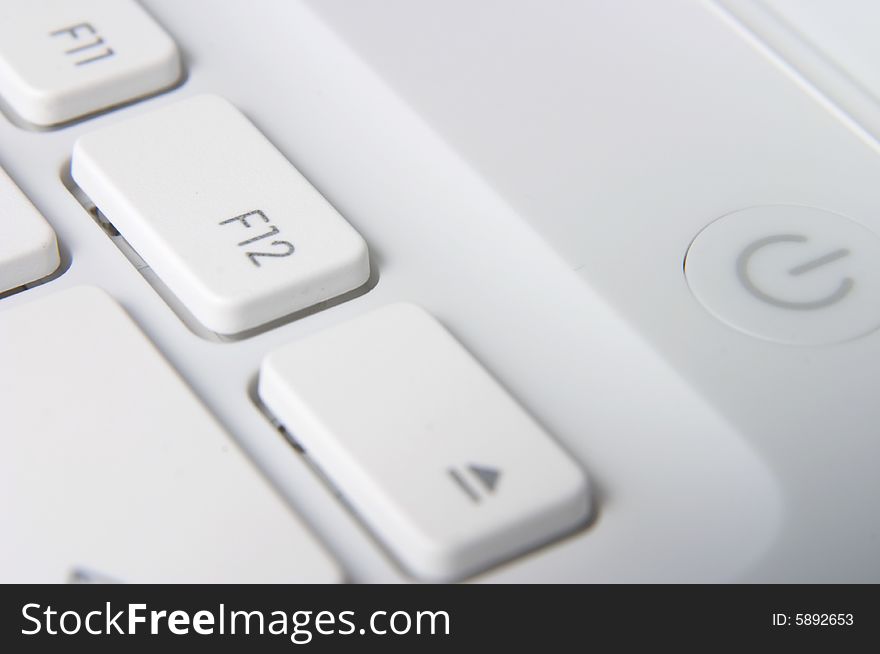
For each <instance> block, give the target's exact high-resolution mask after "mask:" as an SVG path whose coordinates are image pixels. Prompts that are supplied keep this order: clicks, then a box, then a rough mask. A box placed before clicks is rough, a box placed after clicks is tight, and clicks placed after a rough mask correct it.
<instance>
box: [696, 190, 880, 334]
mask: <svg viewBox="0 0 880 654" xmlns="http://www.w3.org/2000/svg"><path fill="white" fill-rule="evenodd" d="M684 270H685V276H686V278H687V283H688V286H690V289H691V291H692V292H693V294H694V296H695V297H696V298H697V299H698V300H699V301H700V302H701V303H702V304H703V305H704V306H705V307H706V309H708V310H709V312H710V313H712V314H713V315H715V316H716V317H717V318H719V319H720V320H722V321H724V322H726V323H727V324H728V325H730V326H731V327H734V328H736V329H739V330H740V331H743V332H746V333H748V334H751V335H752V336H757V337H759V338H764V339H767V340H770V341H776V342H779V343H787V344H792V345H822V344H829V343H839V342H841V341H847V340H850V339H853V338H856V337H859V336H863V335H865V334H867V333H869V332H872V331H874V330H875V329H877V328H878V327H880V237H878V236H877V235H876V234H875V233H874V232H872V231H870V230H869V229H867V228H866V227H864V226H862V225H860V224H859V223H857V222H855V221H853V220H850V219H849V218H845V217H844V216H840V215H838V214H835V213H831V212H829V211H823V210H821V209H814V208H811V207H800V206H789V205H769V206H760V207H750V208H748V209H743V210H741V211H736V212H734V213H731V214H728V215H726V216H723V217H722V218H719V219H718V220H716V221H715V222H713V223H711V224H710V225H709V226H708V227H706V228H705V229H703V230H702V231H701V232H700V233H699V234H698V235H697V237H696V238H695V239H694V241H693V242H692V243H691V246H690V247H689V248H688V251H687V255H686V256H685V263H684Z"/></svg>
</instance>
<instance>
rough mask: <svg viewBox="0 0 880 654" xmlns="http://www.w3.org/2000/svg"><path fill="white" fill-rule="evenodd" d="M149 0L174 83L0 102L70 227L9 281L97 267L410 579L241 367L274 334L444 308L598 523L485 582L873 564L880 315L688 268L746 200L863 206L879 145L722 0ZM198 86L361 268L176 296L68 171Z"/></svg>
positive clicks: (267, 449) (264, 462) (233, 414)
mask: <svg viewBox="0 0 880 654" xmlns="http://www.w3.org/2000/svg"><path fill="white" fill-rule="evenodd" d="M144 4H145V5H146V6H147V8H148V9H149V11H150V13H151V14H152V15H154V16H156V18H157V20H159V22H161V24H162V25H163V26H165V27H166V28H167V29H168V31H169V32H170V33H172V34H173V35H174V37H175V39H176V40H177V41H178V42H179V43H180V44H181V47H182V48H184V51H185V52H186V53H187V70H188V73H189V75H188V78H187V82H186V84H185V85H183V86H181V87H180V88H178V89H175V90H173V91H171V92H169V93H168V94H167V95H163V96H159V97H156V98H154V99H150V100H147V101H145V102H143V103H138V104H135V105H132V106H130V107H126V108H124V109H121V110H120V111H118V112H112V113H107V114H104V115H102V116H99V117H96V118H95V119H94V120H92V121H89V122H88V123H85V122H83V123H79V124H75V125H72V126H70V127H68V128H66V129H64V130H57V131H53V132H50V133H43V134H38V133H33V132H26V131H24V130H21V129H18V128H17V127H15V126H14V125H11V124H9V123H7V122H4V121H2V120H0V160H2V164H3V166H4V167H5V168H6V169H7V170H9V172H10V174H12V175H13V176H14V178H15V179H16V181H17V182H18V184H19V185H20V186H21V187H22V188H23V189H24V190H25V192H26V193H27V194H28V195H29V196H30V197H32V198H33V199H34V200H35V201H36V202H37V205H38V206H39V207H40V209H41V210H42V211H43V212H44V213H45V214H46V215H47V216H48V217H50V218H51V220H52V225H53V227H54V228H55V230H56V232H57V233H58V235H59V240H60V242H61V243H62V244H64V245H65V246H66V248H68V249H69V251H70V252H71V255H72V262H71V266H70V268H69V270H67V271H66V272H65V273H64V275H62V276H61V277H59V278H58V279H56V280H54V281H52V282H51V283H49V284H46V285H43V286H41V287H38V288H33V289H31V290H28V291H26V292H25V293H20V294H16V295H13V296H11V297H6V298H2V299H0V305H4V304H5V305H8V306H17V305H19V304H20V303H24V302H26V301H28V300H29V299H30V298H31V297H41V296H43V295H45V294H48V293H51V292H54V290H56V289H60V288H66V287H68V286H71V285H76V284H81V283H89V284H98V285H100V286H102V287H104V288H106V289H107V290H108V291H109V292H110V293H111V294H112V295H113V296H114V297H116V298H118V299H119V300H120V301H121V302H122V303H123V304H124V306H125V307H126V309H127V310H128V311H129V312H130V313H131V315H132V317H133V318H134V319H135V320H136V321H137V322H138V324H140V325H141V326H142V328H143V329H144V331H145V332H147V334H148V335H149V337H150V338H151V339H152V340H153V341H154V342H155V343H156V344H157V346H158V348H159V349H160V350H161V351H162V352H163V353H164V354H165V356H166V357H167V359H168V360H169V361H170V362H171V363H172V365H174V366H175V367H176V368H177V369H178V370H179V371H180V373H181V375H183V376H184V377H185V378H186V380H187V381H188V382H189V384H190V385H191V386H192V387H193V389H194V390H195V391H196V393H197V394H198V395H199V397H201V398H202V399H203V401H204V402H205V403H206V404H207V405H208V407H209V408H210V410H211V411H212V413H214V414H215V415H216V416H217V418H218V420H219V421H220V422H221V423H222V424H223V425H224V426H225V427H226V428H227V429H228V431H229V432H230V433H231V434H232V435H233V436H234V438H235V439H236V440H237V441H238V442H240V443H241V444H242V445H243V447H245V448H246V449H247V451H248V452H249V453H250V454H251V455H252V456H253V457H254V458H255V459H256V460H257V461H258V462H259V464H260V465H261V466H262V468H263V469H264V470H266V471H267V473H268V474H269V476H270V477H271V479H272V480H273V482H274V483H275V484H276V486H277V487H278V488H279V489H281V492H282V493H283V494H284V496H285V497H286V498H287V500H288V501H289V502H290V503H291V504H292V505H294V506H295V507H296V508H297V510H298V511H300V512H301V513H302V514H303V515H304V516H305V517H306V519H307V520H308V522H309V524H310V525H312V526H313V527H314V529H315V530H316V531H317V532H318V533H319V534H320V536H321V537H322V539H323V541H324V542H325V543H327V544H328V546H329V547H331V548H332V550H333V552H334V554H336V555H337V557H338V558H339V559H340V561H342V563H343V565H344V567H345V569H346V571H347V573H348V575H349V577H350V578H351V579H353V580H357V581H400V580H403V579H405V578H406V577H405V576H404V575H402V574H401V572H400V571H399V569H398V567H397V566H396V565H395V564H394V563H393V561H391V559H390V557H388V556H386V555H385V554H384V552H383V550H382V548H380V547H378V546H377V545H376V543H375V541H374V540H373V539H372V538H370V536H369V535H368V534H367V533H366V530H364V529H363V528H362V526H361V523H360V522H359V521H357V520H355V519H353V518H352V517H351V515H350V513H349V512H348V511H347V510H346V509H345V507H344V506H343V505H342V504H341V503H340V502H339V501H338V500H337V498H336V497H335V496H334V495H333V493H332V491H331V490H329V489H328V487H327V486H325V485H324V484H322V483H320V479H319V477H318V476H316V475H315V474H313V473H312V472H311V471H310V469H309V468H308V466H307V465H306V464H305V463H304V462H303V461H302V460H301V457H300V456H299V455H298V454H297V453H296V452H295V451H294V450H293V448H291V447H290V446H289V444H288V443H285V442H284V441H283V440H282V439H281V438H279V436H278V434H277V432H276V431H275V429H274V428H273V427H272V425H271V424H270V423H269V422H268V421H267V420H266V419H265V417H264V416H263V415H262V414H261V413H260V411H259V410H258V409H257V408H256V407H255V405H254V402H253V401H252V398H251V396H250V395H249V393H248V390H249V389H251V388H252V384H253V383H254V381H255V378H256V373H257V370H258V369H259V365H260V362H261V361H262V360H263V358H264V357H265V356H266V355H267V354H268V353H269V352H271V351H273V350H275V349H276V348H279V347H281V346H285V345H287V344H288V343H291V342H295V341H298V340H300V339H305V338H306V337H308V336H309V335H310V334H312V333H315V332H318V331H321V330H323V329H324V328H329V327H332V326H334V325H336V324H340V323H342V322H344V321H346V320H347V319H349V318H353V317H355V316H357V315H360V314H362V313H364V312H366V311H367V310H369V309H371V308H374V307H380V306H383V305H385V304H388V303H390V302H395V301H400V300H406V301H413V302H417V303H419V304H420V305H422V306H424V307H425V308H426V309H427V310H429V311H430V312H431V313H432V314H433V315H435V316H436V317H437V318H438V319H439V320H441V321H442V323H443V324H444V325H446V326H447V327H448V328H449V329H450V330H451V331H452V332H453V333H454V334H455V336H456V338H457V339H458V340H459V341H460V342H461V343H462V344H463V345H464V346H465V347H466V348H467V350H468V351H470V352H471V353H472V354H473V355H474V356H475V357H476V358H477V359H478V360H479V361H480V362H481V364H482V365H484V366H485V367H486V369H487V370H489V371H490V372H491V374H492V375H493V377H494V378H496V379H497V380H498V381H499V382H500V383H501V384H502V385H503V386H504V387H505V388H507V389H508V390H509V391H510V392H511V394H512V395H514V396H515V397H516V398H517V400H518V401H519V402H520V403H521V404H522V406H523V407H525V408H526V410H527V411H528V412H529V413H530V414H531V415H533V416H535V418H536V419H537V420H538V421H539V422H540V423H541V424H542V425H543V426H544V427H545V428H546V429H547V431H548V432H549V433H551V434H552V435H553V436H554V438H555V439H556V440H557V441H558V442H560V444H562V445H563V447H564V448H565V450H566V451H568V452H569V453H570V454H571V455H572V456H573V458H575V459H576V460H577V461H578V463H579V464H580V465H581V466H582V467H583V468H584V469H585V470H586V471H587V473H588V475H589V477H590V479H591V481H592V483H593V486H594V489H595V491H596V493H595V495H594V500H595V506H596V508H597V516H596V520H595V522H594V523H593V524H592V525H591V527H590V528H589V529H588V530H584V531H582V532H577V533H574V534H572V535H570V536H568V537H566V538H563V539H560V540H558V541H555V542H553V543H552V544H548V545H547V546H545V547H541V548H539V549H536V550H533V551H532V552H530V553H527V554H526V555H524V556H520V557H517V558H515V559H513V560H511V561H509V562H508V563H506V564H504V565H502V566H498V567H495V568H492V569H491V570H490V571H487V572H486V573H484V574H483V575H481V576H480V577H479V579H481V580H485V581H547V582H553V581H580V582H599V581H730V580H736V581H750V580H751V581H754V580H761V581H768V580H769V581H778V580H787V581H838V582H842V581H866V580H880V569H878V560H877V556H876V547H875V545H876V533H877V530H878V514H877V511H876V510H875V506H874V502H873V499H872V498H875V497H877V496H880V478H878V476H877V474H876V461H877V459H878V456H880V451H878V441H877V438H876V425H877V424H880V404H878V403H877V402H876V389H877V388H878V387H880V367H878V366H876V365H873V362H874V361H877V360H878V357H880V340H878V338H877V336H878V332H873V333H872V334H869V335H867V336H865V337H862V338H857V339H854V340H851V341H848V342H846V343H841V344H835V345H824V346H806V347H792V346H788V345H782V344H778V343H772V342H768V341H766V340H762V339H758V338H754V337H753V336H749V335H747V334H744V333H742V332H740V331H737V330H734V329H731V328H730V327H729V326H728V325H725V324H724V323H723V322H721V321H719V320H717V319H716V318H715V317H714V316H712V315H711V314H710V313H709V312H707V311H706V310H705V309H704V307H703V306H702V305H701V304H700V303H699V302H698V301H697V300H696V299H695V298H694V296H693V294H692V293H691V291H690V290H689V288H688V285H687V281H686V278H685V275H684V272H683V270H682V267H683V266H682V264H683V261H684V255H685V252H686V250H687V247H688V245H689V244H690V243H691V241H692V240H693V239H694V237H695V236H696V234H698V233H699V232H700V231H701V230H702V229H704V228H705V227H706V226H707V225H709V224H710V223H712V222H713V221H714V220H716V219H717V218H720V217H721V216H724V215H727V214H730V213H731V212H733V211H736V210H739V209H743V208H747V207H751V206H755V205H762V204H778V203H783V204H801V205H807V206H813V207H818V208H821V209H823V210H827V211H831V212H833V213H837V214H841V215H844V216H848V217H850V218H851V219H853V220H855V221H857V222H859V223H861V224H863V225H865V226H866V227H868V228H869V229H871V230H872V231H875V232H876V231H878V224H877V223H876V222H875V221H876V217H877V216H880V200H878V196H877V193H876V190H875V189H876V186H877V179H880V164H878V158H877V152H876V150H875V149H874V148H875V144H874V142H873V141H872V140H871V139H869V138H867V137H866V135H865V133H864V132H863V131H862V132H860V131H858V130H855V129H854V128H853V125H852V123H851V122H842V121H841V120H840V118H841V114H840V112H836V111H833V110H832V108H831V107H830V106H829V104H828V103H827V102H824V101H817V95H816V94H815V93H812V92H811V91H810V89H809V88H808V85H807V84H805V82H804V80H803V79H802V78H800V77H798V76H796V75H794V74H792V72H791V70H789V69H788V68H786V67H785V66H782V65H780V64H779V62H778V60H777V59H775V58H773V57H771V56H770V55H769V54H768V53H767V52H766V50H765V49H764V48H762V47H761V46H760V43H758V41H757V40H756V39H755V38H754V37H753V36H752V35H750V34H749V33H748V32H747V31H746V30H744V29H743V28H742V27H741V26H740V25H739V24H737V23H735V22H734V21H732V20H731V19H730V18H729V17H728V16H727V15H725V14H723V13H721V12H719V11H718V9H717V6H716V5H715V4H713V3H709V2H700V1H698V0H670V1H669V2H663V3H659V2H657V3H654V2H628V1H621V2H615V3H607V2H602V1H596V2H581V1H577V2H560V3H557V4H556V5H555V10H554V11H550V10H549V9H548V7H547V3H546V2H540V1H537V0H536V1H534V2H531V1H528V0H516V2H514V3H510V2H498V3H491V2H486V3H473V2H465V1H461V2H458V1H456V0H443V1H442V2H441V1H437V2H431V3H427V4H425V3H412V2H408V1H406V2H394V1H392V0H383V1H382V2H370V1H365V2H358V3H351V2H335V1H334V0H321V1H320V2H314V3H311V4H303V3H300V2H277V1H275V0H252V1H251V2H248V3H218V2H213V1H210V0H190V1H188V2H179V1H177V0H145V2H144ZM450 34H454V35H455V39H454V40H452V41H451V40H450V38H449V35H450ZM525 35H527V36H528V38H524V36H525ZM198 93H217V94H220V95H222V96H224V97H226V98H228V99H229V100H230V101H232V102H233V103H234V104H235V105H236V106H238V107H239V108H240V109H241V110H243V111H244V112H245V113H246V115H247V116H248V117H249V118H250V119H252V120H253V121H254V122H255V124H257V125H258V126H259V128H260V129H261V130H262V131H263V132H264V133H265V134H266V136H267V137H268V138H269V140H270V141H271V142H272V143H273V144H274V145H275V146H277V147H278V148H279V149H280V150H281V152H283V153H284V155H285V157H286V158H288V159H289V160H291V161H292V162H293V163H294V164H295V165H296V166H297V168H298V169H300V170H301V171H302V172H303V173H304V174H305V175H306V176H307V177H308V179H309V180H310V182H312V183H313V184H314V185H315V186H316V187H317V188H318V189H319V190H320V191H321V193H322V194H323V195H324V196H325V197H327V198H328V199H329V200H330V201H331V202H332V203H333V205H334V206H335V207H337V208H338V209H339V210H340V212H341V213H342V214H343V215H344V216H345V217H346V219H347V220H348V221H349V222H350V223H351V224H352V225H353V226H355V228H356V229H357V230H358V232H359V233H361V234H363V236H364V237H365V238H366V239H367V241H368V242H369V243H370V248H371V258H372V260H373V262H374V264H375V265H376V267H377V269H378V270H379V271H380V273H381V276H380V280H379V283H378V285H377V286H376V287H375V288H373V289H372V290H370V292H368V293H366V294H364V295H362V296H360V297H357V298H354V299H352V300H351V301H348V302H345V303H341V304H339V305H338V306H334V307H332V308H330V309H327V310H325V311H321V312H317V313H314V314H313V315H309V316H306V317H304V318H302V319H299V320H296V321H293V322H289V323H287V324H284V325H280V326H278V327H276V328H274V329H271V330H267V331H264V332H262V333H260V334H258V335H255V336H253V337H252V338H247V339H243V340H240V341H236V342H234V343H225V344H222V345H219V344H217V343H211V342H208V341H206V340H205V339H202V338H199V337H198V336H196V335H194V334H193V333H191V332H189V331H188V330H187V328H186V327H185V326H184V325H183V324H182V323H181V321H180V320H179V319H178V317H177V316H176V315H174V313H173V312H171V311H169V310H168V308H167V306H166V305H165V303H164V302H163V301H162V300H161V298H160V297H159V296H158V295H157V294H156V293H155V291H154V290H153V289H152V288H151V287H150V285H149V284H148V283H147V282H146V281H145V280H144V278H143V276H142V275H141V274H140V273H139V272H138V271H137V270H135V269H134V267H133V266H132V265H131V264H130V262H129V261H128V260H127V259H126V258H125V257H124V256H123V255H122V254H121V253H120V252H119V250H118V249H117V248H116V246H115V245H114V244H113V242H112V241H111V240H110V239H109V238H107V235H106V234H105V233H104V232H103V231H102V230H101V229H100V228H99V227H98V226H97V225H95V223H94V222H93V221H92V220H91V219H90V218H89V217H88V216H87V214H86V213H85V212H84V211H83V209H82V207H81V206H80V205H79V204H78V203H77V202H76V201H75V200H74V199H73V198H72V197H71V196H70V194H69V192H68V191H67V190H66V189H65V188H64V187H63V185H62V184H61V183H60V182H59V180H58V174H59V171H61V170H63V169H64V168H65V167H66V165H67V161H68V159H69V157H70V152H71V148H72V144H73V142H74V139H75V138H76V137H77V136H79V135H81V134H84V133H85V132H87V131H91V130H93V129H95V128H96V127H103V126H105V125H112V124H115V123H117V122H120V121H122V120H124V119H126V118H127V117H129V116H140V115H146V114H147V113H148V112H149V111H151V110H152V109H154V108H156V107H161V106H164V105H166V104H170V103H172V102H174V101H176V100H177V99H181V98H185V97H187V96H191V95H195V94H198ZM0 308H5V307H2V306H0Z"/></svg>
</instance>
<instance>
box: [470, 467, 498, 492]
mask: <svg viewBox="0 0 880 654" xmlns="http://www.w3.org/2000/svg"><path fill="white" fill-rule="evenodd" d="M468 470H470V471H471V472H472V473H473V474H474V476H475V477H476V478H477V479H479V480H480V483H482V484H483V486H484V487H485V488H486V490H487V491H490V492H491V491H494V490H495V486H497V485H498V478H499V477H500V476H501V471H500V470H498V469H496V468H487V467H485V466H478V465H474V464H470V465H469V466H468Z"/></svg>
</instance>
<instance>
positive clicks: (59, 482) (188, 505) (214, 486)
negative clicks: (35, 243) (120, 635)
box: [0, 286, 341, 583]
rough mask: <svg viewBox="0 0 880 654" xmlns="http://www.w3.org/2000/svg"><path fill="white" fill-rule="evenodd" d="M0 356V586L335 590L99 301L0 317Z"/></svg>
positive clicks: (309, 542)
mask: <svg viewBox="0 0 880 654" xmlns="http://www.w3.org/2000/svg"><path fill="white" fill-rule="evenodd" d="M0 361H2V362H3V363H2V366H0V416H2V419H3V432H2V434H3V438H2V439H0V495H2V497H4V498H5V501H4V502H3V503H2V504H0V524H2V525H3V537H2V538H0V582H29V583H41V582H49V583H60V582H63V581H66V580H69V579H70V580H74V581H76V580H80V581H82V580H86V581H88V580H117V581H127V582H202V583H223V582H228V583H237V582H255V583H256V582H262V583H272V582H285V583H291V582H330V581H337V580H339V578H340V576H341V575H340V572H339V569H338V567H337V566H336V563H335V562H334V561H333V560H332V559H331V558H330V556H329V555H328V554H327V553H326V552H325V551H324V549H323V547H321V546H320V545H319V544H318V543H317V541H316V540H315V539H314V537H313V536H312V535H311V533H310V532H309V531H308V530H307V529H306V528H305V526H303V524H302V523H301V522H300V521H299V520H298V519H297V518H296V516H294V515H293V514H292V512H291V511H290V510H289V508H288V507H287V506H285V505H284V504H283V502H282V501H281V500H280V499H279V497H278V496H277V495H276V494H275V492H273V490H272V489H271V488H270V487H269V485H268V484H267V483H266V482H265V481H264V480H263V479H262V478H261V477H260V474H259V472H258V471H257V469H256V468H255V467H254V466H253V465H252V464H251V463H250V462H249V461H248V460H247V459H246V458H245V457H244V455H243V454H242V453H241V451H240V450H239V449H238V447H237V446H236V444H235V443H234V442H232V440H231V439H230V438H229V436H228V435H227V434H226V433H225V431H224V430H223V429H222V428H221V427H220V426H219V425H218V424H217V422H216V421H215V420H214V418H213V417H212V416H211V415H210V414H209V413H208V411H207V410H206V409H205V408H204V407H203V406H202V404H201V403H200V402H199V400H198V399H196V397H195V396H194V395H193V393H192V392H191V391H190V390H189V388H188V387H187V386H186V384H184V382H183V381H182V380H181V379H180V377H178V375H177V373H176V372H175V371H174V370H173V369H172V368H171V367H170V366H169V365H168V363H166V361H165V360H164V359H163V358H162V357H161V356H160V355H159V353H158V352H157V351H156V349H155V348H154V347H153V345H152V344H151V343H150V342H149V341H148V340H147V338H146V337H145V336H144V335H143V334H142V333H141V331H140V330H139V329H138V328H137V327H136V326H135V324H134V323H133V322H132V321H131V319H130V318H129V317H128V315H127V314H126V313H125V312H124V311H123V310H122V309H121V308H120V307H119V305H117V304H116V303H115V302H114V301H113V300H112V299H110V297H109V296H108V295H106V294H105V293H104V292H103V291H100V290H98V289H96V288H93V287H87V286H81V287H76V288H72V289H67V290H64V291H61V292H58V293H54V294H50V295H48V296H46V297H43V298H41V299H39V300H36V301H33V302H30V303H26V304H22V305H18V306H16V307H14V308H12V309H10V310H3V311H0Z"/></svg>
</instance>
